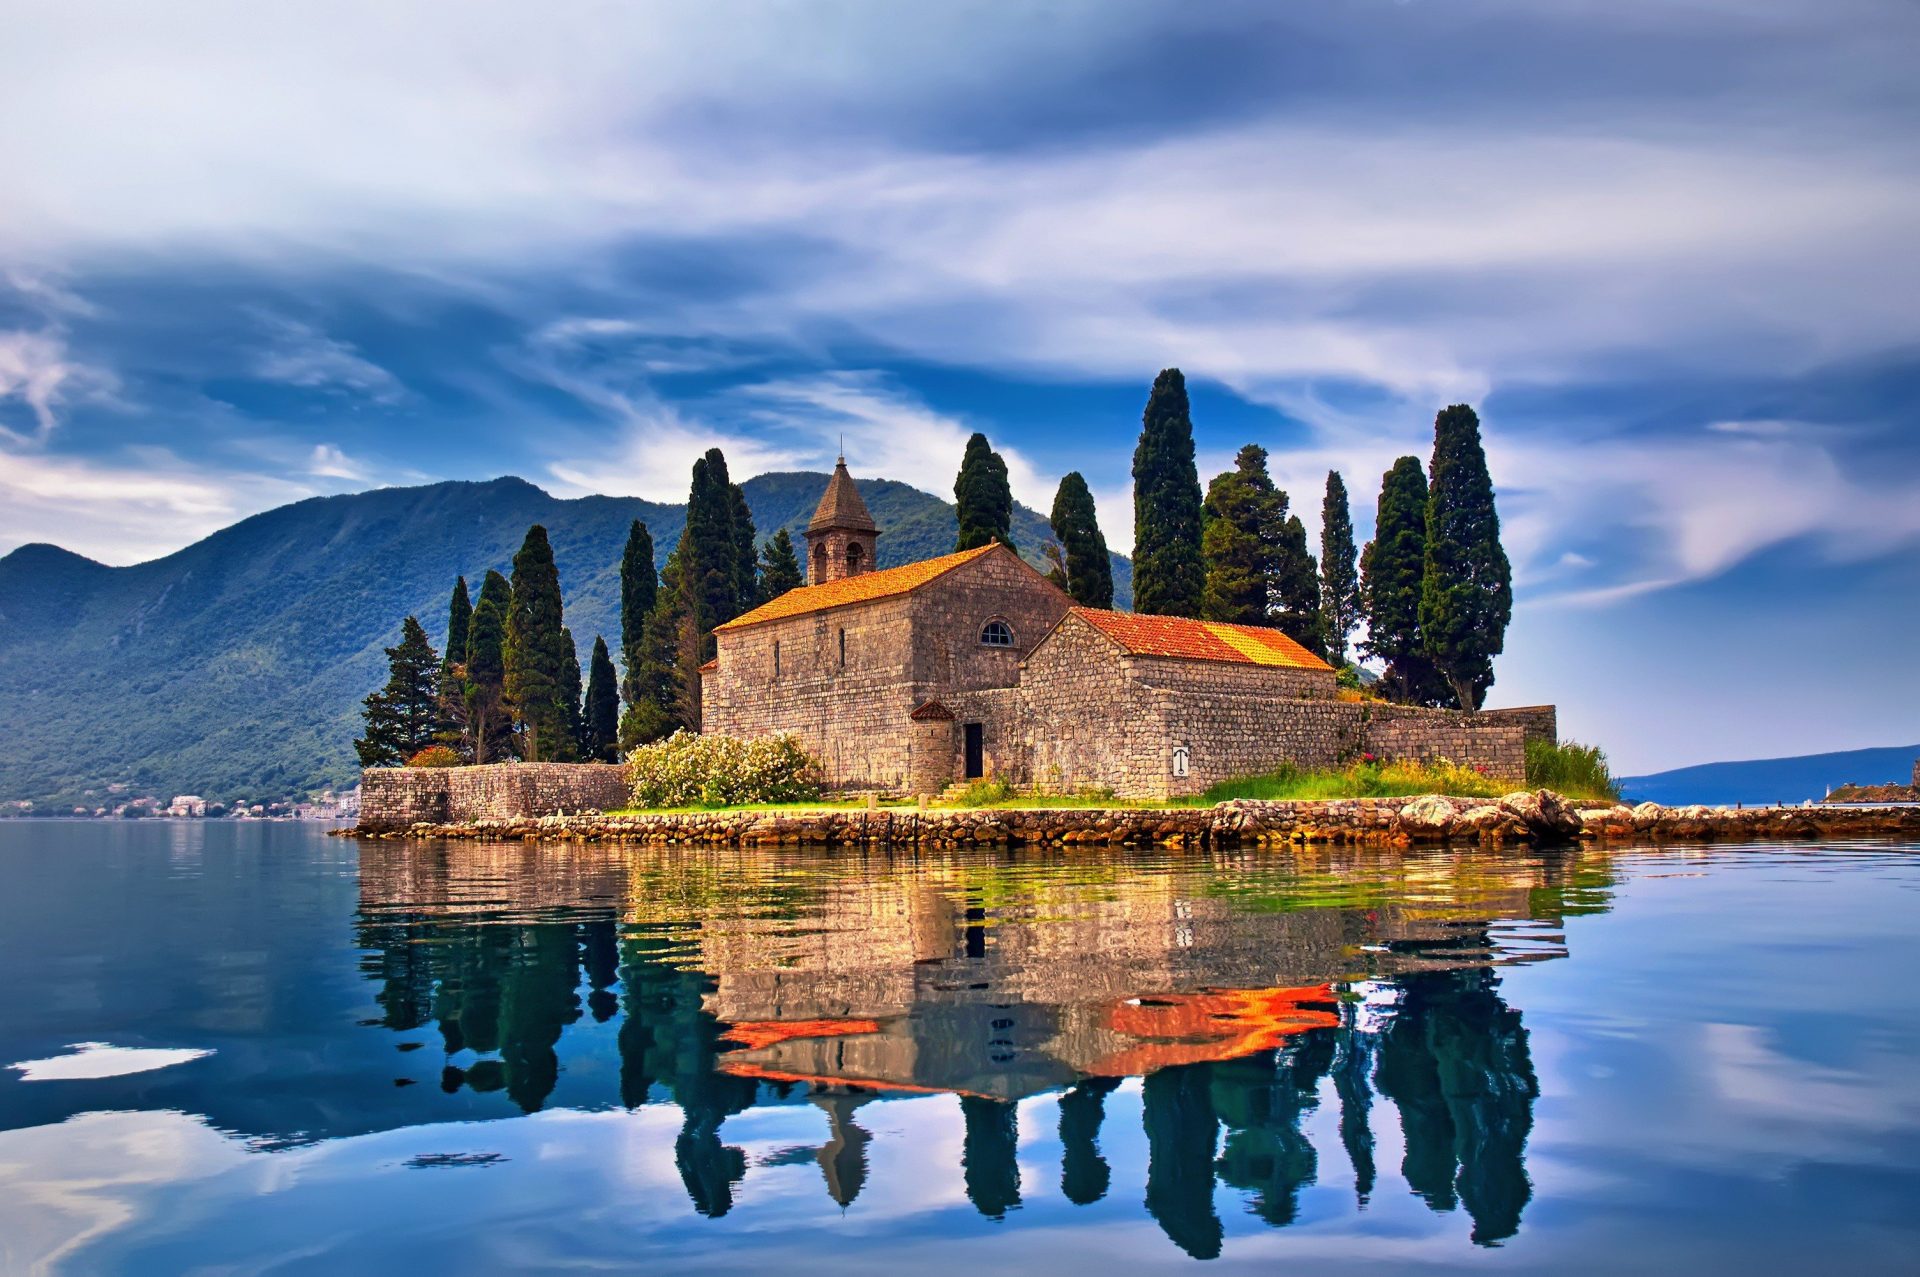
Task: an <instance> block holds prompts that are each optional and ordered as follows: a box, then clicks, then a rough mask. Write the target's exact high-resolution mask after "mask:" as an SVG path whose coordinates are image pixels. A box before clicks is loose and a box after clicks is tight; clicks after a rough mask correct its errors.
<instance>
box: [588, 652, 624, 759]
mask: <svg viewBox="0 0 1920 1277" xmlns="http://www.w3.org/2000/svg"><path fill="white" fill-rule="evenodd" d="M619 731H620V696H619V693H618V692H617V691H616V690H615V688H614V673H613V658H612V657H611V656H609V655H608V654H607V640H606V639H604V638H602V637H601V636H600V635H598V634H596V635H594V636H593V655H592V656H591V657H590V658H589V659H588V661H587V706H586V715H585V730H584V731H583V732H582V734H581V745H582V751H581V752H582V753H583V754H585V756H586V757H587V758H589V759H592V760H594V761H596V762H608V763H611V762H614V761H615V758H614V752H615V750H616V748H617V745H618V741H617V737H618V735H619Z"/></svg>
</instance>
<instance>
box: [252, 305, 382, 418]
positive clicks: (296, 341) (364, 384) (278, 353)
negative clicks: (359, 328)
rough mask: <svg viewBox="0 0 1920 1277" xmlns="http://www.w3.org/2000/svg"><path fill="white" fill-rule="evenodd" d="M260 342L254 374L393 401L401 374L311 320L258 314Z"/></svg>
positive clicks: (300, 385)
mask: <svg viewBox="0 0 1920 1277" xmlns="http://www.w3.org/2000/svg"><path fill="white" fill-rule="evenodd" d="M260 318H261V324H262V327H263V328H264V330H265V344H264V345H263V346H262V347H261V349H260V350H259V351H258V352H256V354H255V356H254V359H253V363H252V372H253V375H254V376H256V377H259V378H260V379H262V380H264V381H277V382H283V383H285V384H286V385H289V386H299V387H301V388H303V389H306V390H328V391H340V392H345V393H350V394H354V395H361V396H364V397H366V398H368V399H371V400H373V401H374V402H376V403H385V404H391V403H397V402H399V400H400V399H401V398H402V397H403V396H404V395H405V393H406V390H405V387H403V386H402V385H401V384H400V379H399V378H397V377H395V376H394V375H393V374H392V373H390V372H388V371H387V370H386V369H385V368H382V367H381V366H380V365H378V364H376V363H374V362H373V361H372V360H370V359H368V358H367V357H366V356H364V355H362V354H361V353H360V352H359V351H358V350H357V349H355V348H354V346H353V345H352V344H351V343H350V342H344V341H341V340H339V339H338V338H334V337H329V336H327V335H326V334H325V333H323V332H321V331H320V330H319V329H317V328H315V327H313V325H311V324H307V323H303V322H302V321H300V320H297V319H290V318H288V317H286V316H284V315H272V314H262V315H261V317H260Z"/></svg>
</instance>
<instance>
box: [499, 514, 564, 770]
mask: <svg viewBox="0 0 1920 1277" xmlns="http://www.w3.org/2000/svg"><path fill="white" fill-rule="evenodd" d="M561 610H562V605H561V600H560V572H559V570H558V569H557V568H556V567H555V566H554V563H553V547H552V546H551V545H550V544H548V542H547V530H546V529H545V528H543V527H541V526H540V525H539V524H537V523H536V524H534V525H533V526H532V527H530V528H528V529H527V537H526V540H525V541H523V542H521V545H520V550H519V552H518V553H517V554H515V555H514V556H513V604H512V606H511V607H510V608H509V609H508V611H507V642H506V651H505V657H506V666H507V672H506V692H507V699H508V700H509V701H511V702H512V703H513V717H514V723H515V726H516V727H517V728H518V729H519V733H520V742H521V751H522V756H523V757H524V758H526V760H527V761H528V762H530V763H552V762H565V761H567V759H569V758H570V757H572V754H573V748H572V746H573V742H572V739H571V738H572V721H573V716H574V713H573V712H570V711H569V710H568V709H567V705H566V699H565V687H566V681H565V680H566V677H567V675H566V664H567V648H566V639H565V636H564V634H563V632H562V623H561ZM576 712H577V711H576Z"/></svg>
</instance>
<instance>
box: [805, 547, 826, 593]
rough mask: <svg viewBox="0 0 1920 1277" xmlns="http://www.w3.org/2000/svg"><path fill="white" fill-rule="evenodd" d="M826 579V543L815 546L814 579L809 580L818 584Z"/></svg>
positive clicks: (811, 583) (813, 583) (810, 583)
mask: <svg viewBox="0 0 1920 1277" xmlns="http://www.w3.org/2000/svg"><path fill="white" fill-rule="evenodd" d="M826 579H827V547H826V546H824V545H816V546H814V547H813V580H812V581H810V582H808V584H809V585H818V584H820V583H821V582H822V581H824V580H826Z"/></svg>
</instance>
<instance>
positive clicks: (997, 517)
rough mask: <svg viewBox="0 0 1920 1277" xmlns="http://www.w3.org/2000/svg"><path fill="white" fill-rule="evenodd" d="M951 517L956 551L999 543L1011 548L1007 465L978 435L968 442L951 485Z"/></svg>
mask: <svg viewBox="0 0 1920 1277" xmlns="http://www.w3.org/2000/svg"><path fill="white" fill-rule="evenodd" d="M953 501H954V513H955V515H956V516H957V521H958V523H959V526H960V536H959V539H958V540H957V541H955V543H954V547H953V548H954V549H956V550H971V549H974V548H975V547H977V546H982V545H987V544H989V543H991V542H994V541H998V542H1000V543H1001V544H1002V545H1005V546H1007V547H1008V548H1009V549H1011V548H1012V546H1013V536H1012V533H1011V531H1010V529H1011V527H1012V525H1013V489H1012V488H1011V487H1009V486H1008V484H1007V463H1006V460H1005V459H1004V458H1002V457H1001V455H1000V454H999V453H997V452H995V451H994V450H993V448H992V447H991V446H990V445H988V443H987V437H986V436H985V435H983V434H981V433H979V432H978V431H975V432H974V435H973V437H972V438H970V439H968V440H967V450H966V453H965V454H964V455H963V456H962V457H961V459H960V474H959V476H958V477H957V478H955V479H954V481H953Z"/></svg>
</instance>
